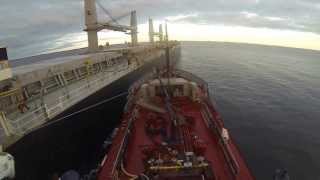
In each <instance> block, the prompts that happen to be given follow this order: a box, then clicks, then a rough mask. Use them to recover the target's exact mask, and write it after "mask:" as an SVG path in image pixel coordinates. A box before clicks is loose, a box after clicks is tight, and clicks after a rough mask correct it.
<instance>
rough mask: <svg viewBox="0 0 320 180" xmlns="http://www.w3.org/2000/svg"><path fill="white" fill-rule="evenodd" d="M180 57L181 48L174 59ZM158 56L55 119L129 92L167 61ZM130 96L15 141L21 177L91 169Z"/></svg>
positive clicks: (27, 178)
mask: <svg viewBox="0 0 320 180" xmlns="http://www.w3.org/2000/svg"><path fill="white" fill-rule="evenodd" d="M179 58H180V50H177V51H176V52H175V55H174V58H173V59H174V61H177V60H178V59H179ZM164 63H165V59H164V57H161V58H158V59H156V60H154V61H152V62H150V63H148V64H146V65H145V66H144V67H142V68H139V69H138V70H135V71H134V72H131V73H129V74H127V75H126V76H124V77H122V78H121V79H119V80H117V81H115V82H113V83H112V84H110V85H108V86H106V87H104V88H103V89H101V90H100V91H98V92H96V93H95V94H93V95H91V96H90V97H88V98H86V99H85V100H83V101H81V102H79V103H77V104H76V105H74V106H73V107H71V108H69V109H67V110H66V111H64V112H63V113H61V114H60V115H59V116H57V117H55V118H54V119H53V121H55V120H57V119H59V118H61V117H64V116H66V115H68V114H71V113H73V112H75V111H78V110H80V109H82V108H84V107H87V106H89V105H92V104H95V103H97V102H100V101H101V100H104V99H107V98H111V97H113V96H116V95H118V94H120V93H122V92H126V91H127V90H128V88H129V86H130V85H131V84H132V83H133V82H134V81H135V80H137V79H139V78H140V77H141V76H142V75H143V74H145V73H147V72H149V71H151V70H152V68H153V67H155V66H159V65H163V64H164ZM125 103H126V96H122V97H119V98H117V99H114V100H112V101H111V102H108V103H105V104H103V105H101V106H98V107H96V108H93V109H90V110H88V111H85V112H82V113H80V114H77V115H74V116H72V117H70V118H67V119H63V120H61V121H57V122H54V123H51V124H50V125H47V126H44V127H43V128H40V129H38V130H36V131H33V132H31V133H29V134H28V135H26V136H25V137H23V138H22V139H20V140H19V141H18V142H17V143H15V144H13V145H12V146H10V147H9V148H7V151H8V152H9V153H11V154H12V155H13V156H14V157H15V162H16V173H17V174H16V179H17V180H37V179H39V180H45V179H50V180H51V179H52V176H53V175H54V174H57V175H60V174H61V173H62V172H64V171H66V170H70V169H74V170H76V171H78V172H80V173H82V174H83V173H88V171H89V169H92V168H95V167H96V166H97V164H98V162H99V161H100V158H101V157H100V156H99V154H102V144H103V141H104V140H105V139H106V137H107V136H108V135H109V134H110V133H111V131H112V130H113V128H114V126H115V125H116V124H117V123H118V120H119V119H120V117H121V114H122V110H123V107H124V105H125Z"/></svg>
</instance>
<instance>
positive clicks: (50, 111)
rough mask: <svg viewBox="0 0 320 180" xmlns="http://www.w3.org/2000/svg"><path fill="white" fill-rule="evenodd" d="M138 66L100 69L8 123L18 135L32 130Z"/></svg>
mask: <svg viewBox="0 0 320 180" xmlns="http://www.w3.org/2000/svg"><path fill="white" fill-rule="evenodd" d="M136 66H137V65H136V64H131V65H127V66H126V67H124V65H123V64H121V65H119V66H117V67H116V68H115V69H114V71H113V72H107V73H105V72H104V71H100V73H97V74H95V76H91V78H92V77H95V79H93V80H92V81H87V79H82V80H80V81H84V85H82V86H80V87H77V88H76V89H72V90H70V91H68V93H67V94H64V95H61V96H59V97H58V98H57V100H56V101H53V102H50V104H42V105H40V107H38V108H36V109H35V110H32V111H31V112H26V114H23V115H22V116H20V117H18V118H16V119H10V120H8V123H10V124H11V125H12V128H13V131H14V132H15V133H16V134H17V135H23V134H25V133H27V132H29V131H31V130H32V129H33V128H35V127H36V126H37V125H40V124H43V123H44V122H46V121H48V120H49V119H51V118H53V117H54V116H56V115H57V114H59V113H60V112H62V111H63V110H64V108H66V107H70V106H71V105H72V104H74V103H76V102H78V101H80V100H81V99H84V98H86V97H87V96H88V95H89V94H90V93H92V92H95V91H97V90H99V89H101V87H102V86H104V85H103V84H104V83H107V84H108V83H110V82H112V79H118V78H120V77H121V76H123V75H124V74H126V72H130V71H132V70H134V69H135V68H137V67H136ZM111 77H112V78H111ZM86 81H87V82H86ZM101 82H104V83H101ZM88 86H90V87H91V89H90V90H88ZM61 88H64V87H61ZM81 97H83V98H81Z"/></svg>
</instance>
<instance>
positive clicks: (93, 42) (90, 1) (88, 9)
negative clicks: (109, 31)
mask: <svg viewBox="0 0 320 180" xmlns="http://www.w3.org/2000/svg"><path fill="white" fill-rule="evenodd" d="M84 10H85V24H86V27H87V28H86V30H85V31H87V34H88V49H89V52H95V51H97V50H98V31H97V25H98V22H97V10H96V3H95V0H84Z"/></svg>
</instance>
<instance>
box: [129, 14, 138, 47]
mask: <svg viewBox="0 0 320 180" xmlns="http://www.w3.org/2000/svg"><path fill="white" fill-rule="evenodd" d="M130 25H131V28H132V30H131V43H132V46H136V45H138V22H137V12H136V11H132V12H131V19H130Z"/></svg>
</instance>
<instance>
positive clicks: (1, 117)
mask: <svg viewBox="0 0 320 180" xmlns="http://www.w3.org/2000/svg"><path fill="white" fill-rule="evenodd" d="M0 125H1V126H2V129H3V130H4V133H5V135H6V136H11V135H12V132H13V131H12V129H10V126H9V125H8V122H7V118H6V116H5V114H4V112H0Z"/></svg>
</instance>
